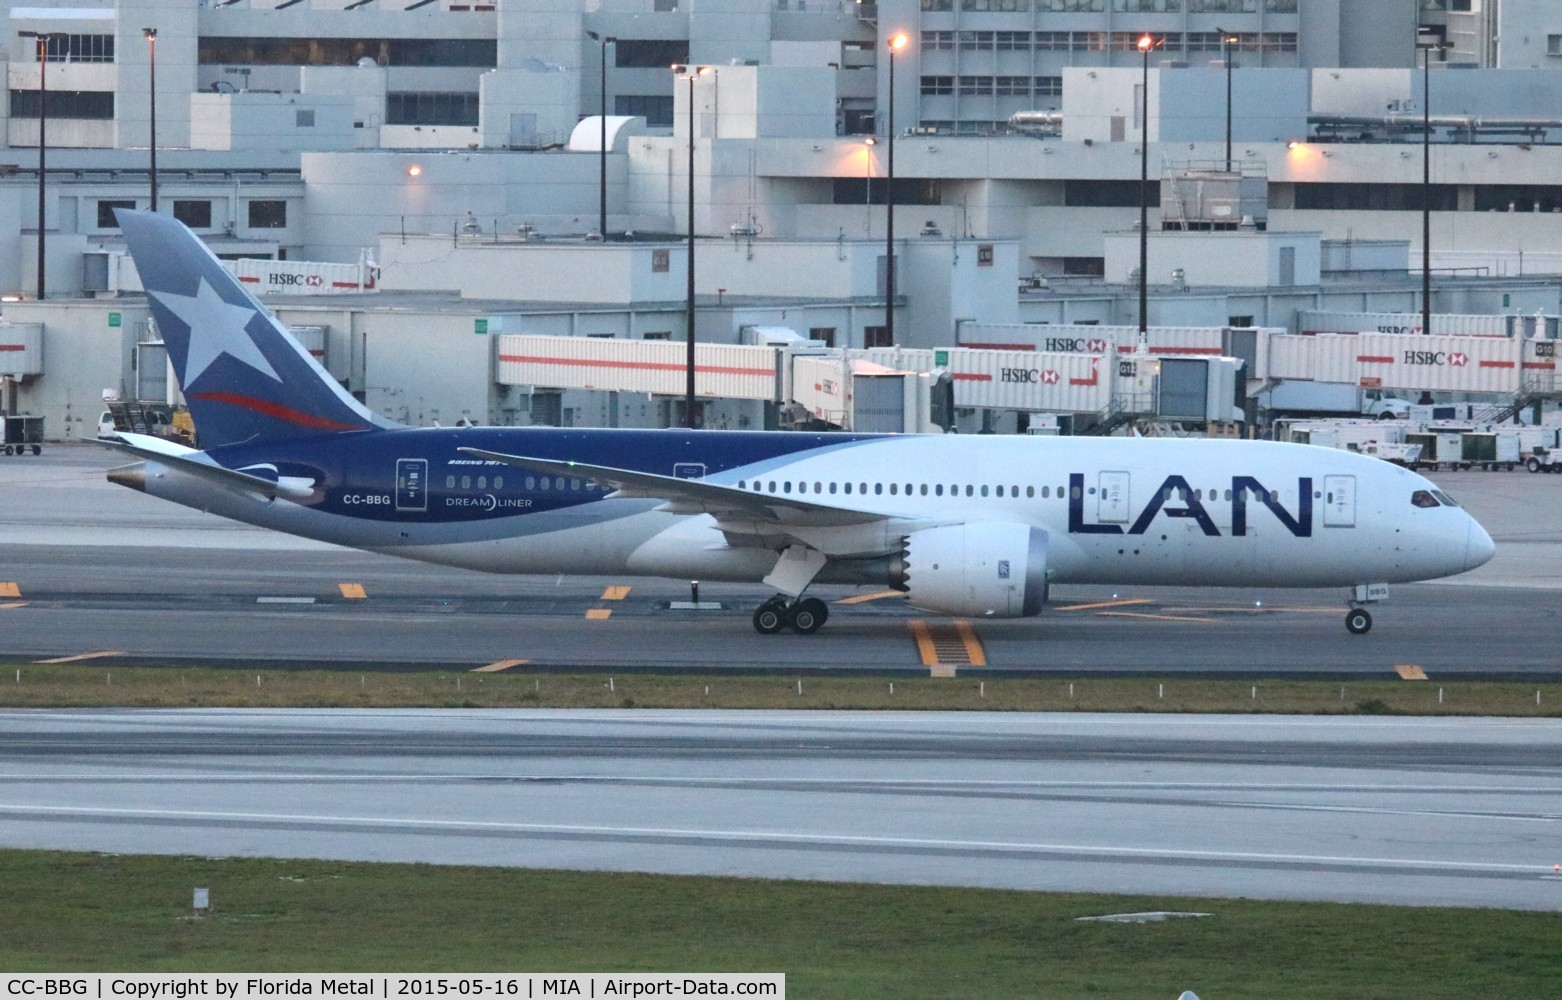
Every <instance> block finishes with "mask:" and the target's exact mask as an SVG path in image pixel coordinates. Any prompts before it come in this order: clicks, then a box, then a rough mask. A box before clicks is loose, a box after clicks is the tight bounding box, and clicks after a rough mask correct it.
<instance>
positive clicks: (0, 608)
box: [0, 601, 27, 611]
mask: <svg viewBox="0 0 1562 1000" xmlns="http://www.w3.org/2000/svg"><path fill="white" fill-rule="evenodd" d="M25 607H27V602H26V601H12V602H11V603H10V604H0V611H9V610H11V609H12V608H25Z"/></svg>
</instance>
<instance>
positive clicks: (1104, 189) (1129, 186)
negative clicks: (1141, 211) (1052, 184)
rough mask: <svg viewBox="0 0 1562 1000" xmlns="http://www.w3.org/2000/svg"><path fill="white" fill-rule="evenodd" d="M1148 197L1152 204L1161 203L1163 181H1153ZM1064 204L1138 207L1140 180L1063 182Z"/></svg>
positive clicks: (1081, 206) (1076, 206) (1077, 206)
mask: <svg viewBox="0 0 1562 1000" xmlns="http://www.w3.org/2000/svg"><path fill="white" fill-rule="evenodd" d="M1146 199H1147V201H1148V202H1149V204H1151V205H1159V204H1160V203H1161V182H1160V181H1151V182H1150V183H1149V191H1148V193H1147V195H1146ZM1063 204H1065V205H1067V206H1069V207H1070V208H1138V207H1139V182H1138V181H1085V180H1072V181H1064V182H1063Z"/></svg>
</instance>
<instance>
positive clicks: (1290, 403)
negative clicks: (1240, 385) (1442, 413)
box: [1258, 379, 1411, 420]
mask: <svg viewBox="0 0 1562 1000" xmlns="http://www.w3.org/2000/svg"><path fill="white" fill-rule="evenodd" d="M1258 404H1259V406H1260V407H1263V408H1266V409H1268V410H1269V411H1270V412H1271V413H1274V414H1291V415H1294V416H1301V415H1308V416H1347V415H1349V416H1358V415H1359V416H1366V417H1371V418H1372V419H1374V420H1403V419H1404V418H1405V417H1407V416H1409V414H1410V406H1411V403H1410V401H1409V400H1408V399H1400V398H1399V397H1397V396H1394V395H1390V394H1386V393H1385V392H1384V390H1382V389H1363V388H1362V387H1361V386H1359V385H1351V384H1350V383H1349V382H1311V381H1307V380H1304V379H1288V380H1286V381H1284V382H1281V383H1279V384H1278V385H1275V386H1272V387H1270V388H1269V389H1267V390H1265V391H1264V392H1261V393H1259V396H1258Z"/></svg>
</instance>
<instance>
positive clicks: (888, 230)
mask: <svg viewBox="0 0 1562 1000" xmlns="http://www.w3.org/2000/svg"><path fill="white" fill-rule="evenodd" d="M910 42H911V38H910V36H909V35H907V34H906V33H905V32H904V31H897V32H895V33H894V34H893V35H891V36H889V41H888V43H886V48H887V49H888V50H889V110H888V114H887V116H886V121H885V125H884V131H885V133H886V134H887V136H888V138H889V151H888V154H887V156H886V161H887V162H886V164H885V168H886V169H885V179H884V339H885V341H886V343H885V345H884V346H885V347H894V346H895V53H897V52H899V51H900V50H901V49H904V48H905V47H906V46H907V45H908V44H910Z"/></svg>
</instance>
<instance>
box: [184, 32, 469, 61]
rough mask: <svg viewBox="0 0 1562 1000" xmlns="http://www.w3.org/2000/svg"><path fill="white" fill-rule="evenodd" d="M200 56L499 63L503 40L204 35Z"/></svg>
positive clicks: (205, 58) (216, 58) (213, 58)
mask: <svg viewBox="0 0 1562 1000" xmlns="http://www.w3.org/2000/svg"><path fill="white" fill-rule="evenodd" d="M196 53H197V54H196V61H197V62H199V63H201V64H202V65H206V66H214V65H230V66H352V65H356V64H357V62H358V60H360V59H372V60H374V62H375V64H376V65H378V66H424V67H440V66H473V67H477V68H479V69H493V68H494V67H496V66H498V65H499V43H498V42H497V41H495V40H494V39H491V38H489V39H476V38H471V39H468V38H296V37H295V38H242V37H222V36H215V35H214V36H205V37H202V38H201V40H200V42H199V43H197V49H196Z"/></svg>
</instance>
